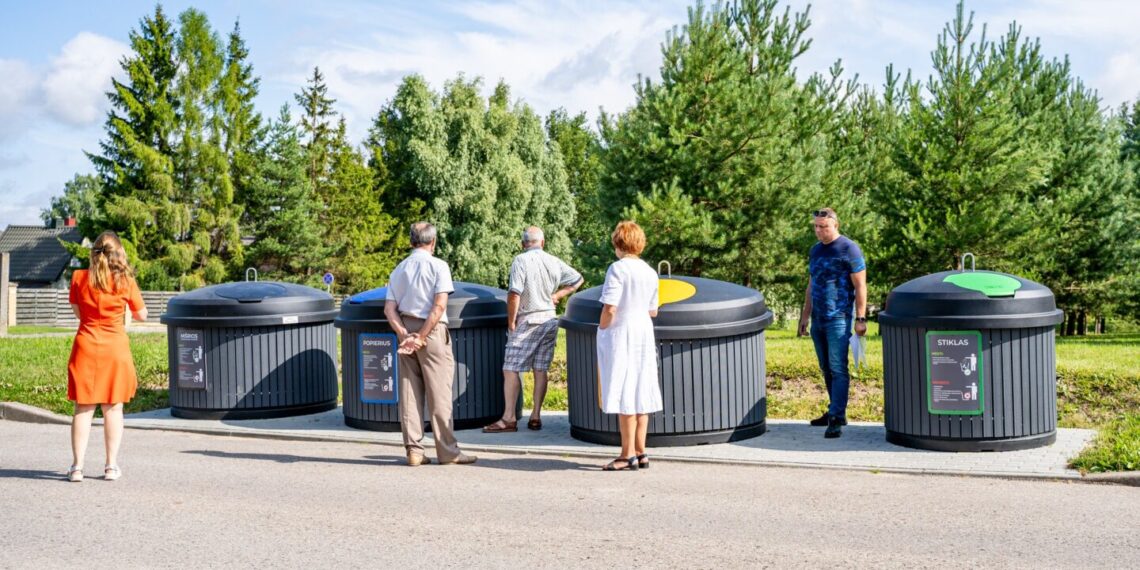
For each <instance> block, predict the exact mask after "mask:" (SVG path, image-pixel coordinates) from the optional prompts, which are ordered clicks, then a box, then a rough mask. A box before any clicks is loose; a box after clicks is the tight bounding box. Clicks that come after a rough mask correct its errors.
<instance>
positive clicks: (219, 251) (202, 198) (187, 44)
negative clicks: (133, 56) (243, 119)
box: [169, 8, 244, 289]
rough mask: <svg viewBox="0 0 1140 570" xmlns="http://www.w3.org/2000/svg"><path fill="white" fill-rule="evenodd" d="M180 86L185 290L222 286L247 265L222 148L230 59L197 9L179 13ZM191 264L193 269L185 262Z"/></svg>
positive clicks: (178, 173)
mask: <svg viewBox="0 0 1140 570" xmlns="http://www.w3.org/2000/svg"><path fill="white" fill-rule="evenodd" d="M179 24H180V26H179V33H178V41H177V50H176V58H177V61H178V62H179V64H180V68H179V69H180V71H179V74H178V78H177V82H176V93H177V98H178V101H179V110H180V113H179V119H180V120H179V122H178V145H177V147H176V148H175V159H174V170H175V177H174V180H175V188H176V193H175V195H176V197H177V199H178V201H179V202H180V203H181V205H182V206H183V207H184V208H185V209H186V210H187V213H188V218H189V220H190V223H189V226H188V228H187V231H186V232H184V233H181V234H178V236H177V239H176V241H177V242H178V243H177V244H176V245H175V246H173V247H174V248H175V249H177V250H178V251H179V255H178V257H177V259H176V261H177V262H178V264H177V265H175V264H173V263H172V264H171V266H170V267H169V269H170V270H171V273H172V274H173V273H175V272H177V273H178V274H179V279H180V287H181V288H183V289H193V288H195V287H199V286H201V285H203V284H207V283H220V282H222V281H225V280H226V279H227V277H228V276H229V275H231V274H233V273H236V272H237V269H238V268H240V267H241V266H242V265H243V263H244V261H243V257H244V252H243V247H242V243H241V235H240V232H239V230H238V220H239V218H240V215H241V211H240V208H239V207H237V206H236V205H235V204H234V186H233V179H232V178H231V175H230V163H229V159H228V157H227V155H226V152H225V150H224V148H223V145H224V144H225V143H224V133H223V131H224V128H225V127H224V125H223V120H222V119H221V117H220V115H221V107H222V105H221V102H222V101H221V97H220V93H219V91H220V90H219V87H218V84H219V82H220V80H221V77H222V69H223V66H224V63H225V56H224V51H223V47H222V42H221V39H220V38H219V37H218V35H217V33H216V32H214V31H213V30H212V28H211V27H210V24H209V21H208V20H207V18H206V16H205V14H203V13H202V12H199V11H197V10H195V9H193V8H191V9H187V10H186V11H184V12H183V13H182V14H180V15H179ZM187 261H189V266H187V265H186V262H187Z"/></svg>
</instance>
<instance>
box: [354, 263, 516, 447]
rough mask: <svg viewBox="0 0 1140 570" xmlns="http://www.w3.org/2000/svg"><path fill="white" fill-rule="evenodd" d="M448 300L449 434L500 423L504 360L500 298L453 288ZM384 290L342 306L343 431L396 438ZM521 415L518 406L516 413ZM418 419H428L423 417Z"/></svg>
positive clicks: (463, 286) (464, 286)
mask: <svg viewBox="0 0 1140 570" xmlns="http://www.w3.org/2000/svg"><path fill="white" fill-rule="evenodd" d="M454 285H455V292H453V293H452V294H451V295H449V296H448V299H447V328H448V331H449V332H450V333H451V346H452V353H453V355H454V357H455V377H454V380H453V384H452V402H453V403H452V406H453V407H452V419H453V420H454V422H455V429H471V428H477V427H483V426H485V425H487V424H490V423H492V422H494V421H495V420H497V419H499V418H500V417H502V415H503V352H504V350H505V349H506V343H507V301H506V298H507V293H506V291H503V290H502V289H496V288H494V287H486V286H483V285H477V284H474V283H464V282H461V281H456V282H455V284H454ZM386 295H387V288H386V287H381V288H379V289H372V290H370V291H365V292H363V293H359V294H357V295H354V296H352V297H350V298H348V299H346V300H345V301H344V303H342V304H341V310H340V315H339V316H337V318H336V321H335V326H336V327H337V328H339V329H340V330H341V350H342V358H343V359H342V372H343V378H344V380H343V388H344V394H343V400H344V423H345V425H347V426H349V427H354V428H358V429H367V430H373V431H400V411H399V400H400V393H399V371H398V366H399V359H398V357H397V355H396V348H397V345H396V335H395V333H394V332H393V331H392V327H391V326H389V325H388V319H387V317H385V316H384V302H385V297H386ZM520 408H521V398H520V400H519V402H517V403H516V411H517V410H518V409H520ZM424 417H425V418H427V417H428V416H427V415H425V416H424Z"/></svg>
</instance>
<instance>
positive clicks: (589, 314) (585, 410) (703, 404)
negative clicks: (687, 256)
mask: <svg viewBox="0 0 1140 570" xmlns="http://www.w3.org/2000/svg"><path fill="white" fill-rule="evenodd" d="M600 297H601V287H594V288H591V289H587V290H585V291H582V292H580V293H578V294H576V295H574V296H573V297H571V298H570V301H569V303H568V305H567V307H566V314H565V315H564V316H563V317H562V320H561V321H560V325H561V326H562V327H563V328H564V329H566V366H567V388H568V391H569V399H570V401H569V407H570V435H571V436H573V437H575V438H576V439H580V440H582V441H588V442H592V443H601V444H606V445H619V444H620V439H621V435H620V431H619V429H618V416H616V415H612V414H605V413H602V411H601V409H600V407H599V404H598V402H599V397H598V364H597V331H598V322H599V320H600V319H601V312H602V304H601V302H600V301H599V299H600ZM658 300H659V303H660V307H659V308H658V314H657V317H656V318H655V319H654V320H653V324H654V327H653V331H654V337H655V339H656V342H657V356H658V358H659V363H658V374H659V376H660V377H659V381H660V382H661V392H662V397H663V399H664V405H665V409H664V410H663V411H662V412H661V413H655V414H651V415H650V416H649V432H648V435H647V437H646V444H647V445H649V446H674V445H700V444H706V443H721V442H726V441H738V440H742V439H747V438H751V437H756V436H758V435H761V434H763V433H764V430H765V429H766V416H767V397H766V391H765V386H764V383H765V374H764V371H765V367H764V329H765V328H767V327H768V325H770V324H771V323H772V312H771V311H769V310H768V307H767V306H766V304H765V303H764V296H763V295H762V294H760V292H759V291H756V290H753V289H749V288H747V287H742V286H740V285H735V284H732V283H726V282H724V281H716V280H712V279H702V278H699V277H668V278H666V277H662V278H661V279H660V280H659V291H658Z"/></svg>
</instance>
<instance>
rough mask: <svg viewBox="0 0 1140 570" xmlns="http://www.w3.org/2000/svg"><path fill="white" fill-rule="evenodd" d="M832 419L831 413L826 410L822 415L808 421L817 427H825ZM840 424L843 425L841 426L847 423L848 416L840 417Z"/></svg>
mask: <svg viewBox="0 0 1140 570" xmlns="http://www.w3.org/2000/svg"><path fill="white" fill-rule="evenodd" d="M830 419H831V415H830V414H828V413H827V412H824V413H823V415H822V416H819V417H818V418H816V419H814V420H812V421H810V422H808V423H810V424H811V425H813V426H815V427H823V426H825V425H827V422H828V420H830ZM839 425H841V426H845V425H847V418H839Z"/></svg>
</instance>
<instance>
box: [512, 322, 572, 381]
mask: <svg viewBox="0 0 1140 570" xmlns="http://www.w3.org/2000/svg"><path fill="white" fill-rule="evenodd" d="M557 340H558V319H557V318H556V317H551V319H550V320H548V321H543V322H539V323H518V324H516V325H515V332H513V333H507V353H506V355H505V356H504V357H503V370H510V371H512V372H526V371H528V370H531V369H534V370H540V371H545V370H549V369H550V361H552V360H554V343H555V342H556V341H557Z"/></svg>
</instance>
